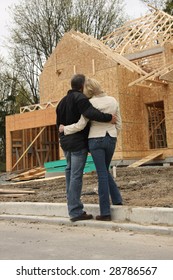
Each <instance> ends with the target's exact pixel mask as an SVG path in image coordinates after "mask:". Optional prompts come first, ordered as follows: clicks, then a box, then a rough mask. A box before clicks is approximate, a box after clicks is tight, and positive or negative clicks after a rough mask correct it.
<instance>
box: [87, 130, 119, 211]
mask: <svg viewBox="0 0 173 280" xmlns="http://www.w3.org/2000/svg"><path fill="white" fill-rule="evenodd" d="M116 141H117V138H114V137H111V136H110V135H109V134H108V133H107V134H106V136H105V137H99V138H90V139H89V150H90V153H91V155H92V157H93V161H94V163H95V166H96V171H97V175H98V194H99V205H100V215H103V216H104V215H110V214H111V211H110V199H109V196H110V197H111V200H112V204H118V203H122V197H121V194H120V191H119V189H118V187H117V184H116V182H115V181H114V179H113V177H112V175H111V174H110V172H109V166H110V163H111V160H112V156H113V154H114V150H115V146H116Z"/></svg>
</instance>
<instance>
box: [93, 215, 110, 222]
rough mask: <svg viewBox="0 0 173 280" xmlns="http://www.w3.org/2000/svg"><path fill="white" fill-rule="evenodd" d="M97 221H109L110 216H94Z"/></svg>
mask: <svg viewBox="0 0 173 280" xmlns="http://www.w3.org/2000/svg"><path fill="white" fill-rule="evenodd" d="M96 220H97V221H111V220H112V219H111V215H105V216H99V215H98V216H96Z"/></svg>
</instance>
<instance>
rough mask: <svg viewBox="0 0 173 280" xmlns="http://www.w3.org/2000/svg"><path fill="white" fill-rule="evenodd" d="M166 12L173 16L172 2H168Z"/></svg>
mask: <svg viewBox="0 0 173 280" xmlns="http://www.w3.org/2000/svg"><path fill="white" fill-rule="evenodd" d="M164 11H165V12H166V13H168V14H170V15H173V1H172V0H167V1H166V3H165V9H164Z"/></svg>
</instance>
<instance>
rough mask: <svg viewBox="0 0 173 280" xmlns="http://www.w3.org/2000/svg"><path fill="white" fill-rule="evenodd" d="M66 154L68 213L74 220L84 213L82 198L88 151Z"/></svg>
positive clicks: (65, 152) (66, 152)
mask: <svg viewBox="0 0 173 280" xmlns="http://www.w3.org/2000/svg"><path fill="white" fill-rule="evenodd" d="M64 154H65V157H66V160H67V167H66V170H65V174H66V193H67V205H68V213H69V216H70V217H71V218H73V217H78V216H80V215H82V214H83V212H84V211H83V204H82V202H81V200H80V197H81V192H82V182H83V171H84V167H85V163H86V158H87V154H88V149H83V150H80V151H77V152H68V151H64Z"/></svg>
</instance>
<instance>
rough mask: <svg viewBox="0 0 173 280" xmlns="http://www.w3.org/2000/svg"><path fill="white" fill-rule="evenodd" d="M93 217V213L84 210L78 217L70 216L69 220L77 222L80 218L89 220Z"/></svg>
mask: <svg viewBox="0 0 173 280" xmlns="http://www.w3.org/2000/svg"><path fill="white" fill-rule="evenodd" d="M91 219H93V215H91V214H87V213H86V212H83V213H82V215H80V216H78V217H74V218H71V219H70V220H71V222H77V221H82V220H91Z"/></svg>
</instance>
